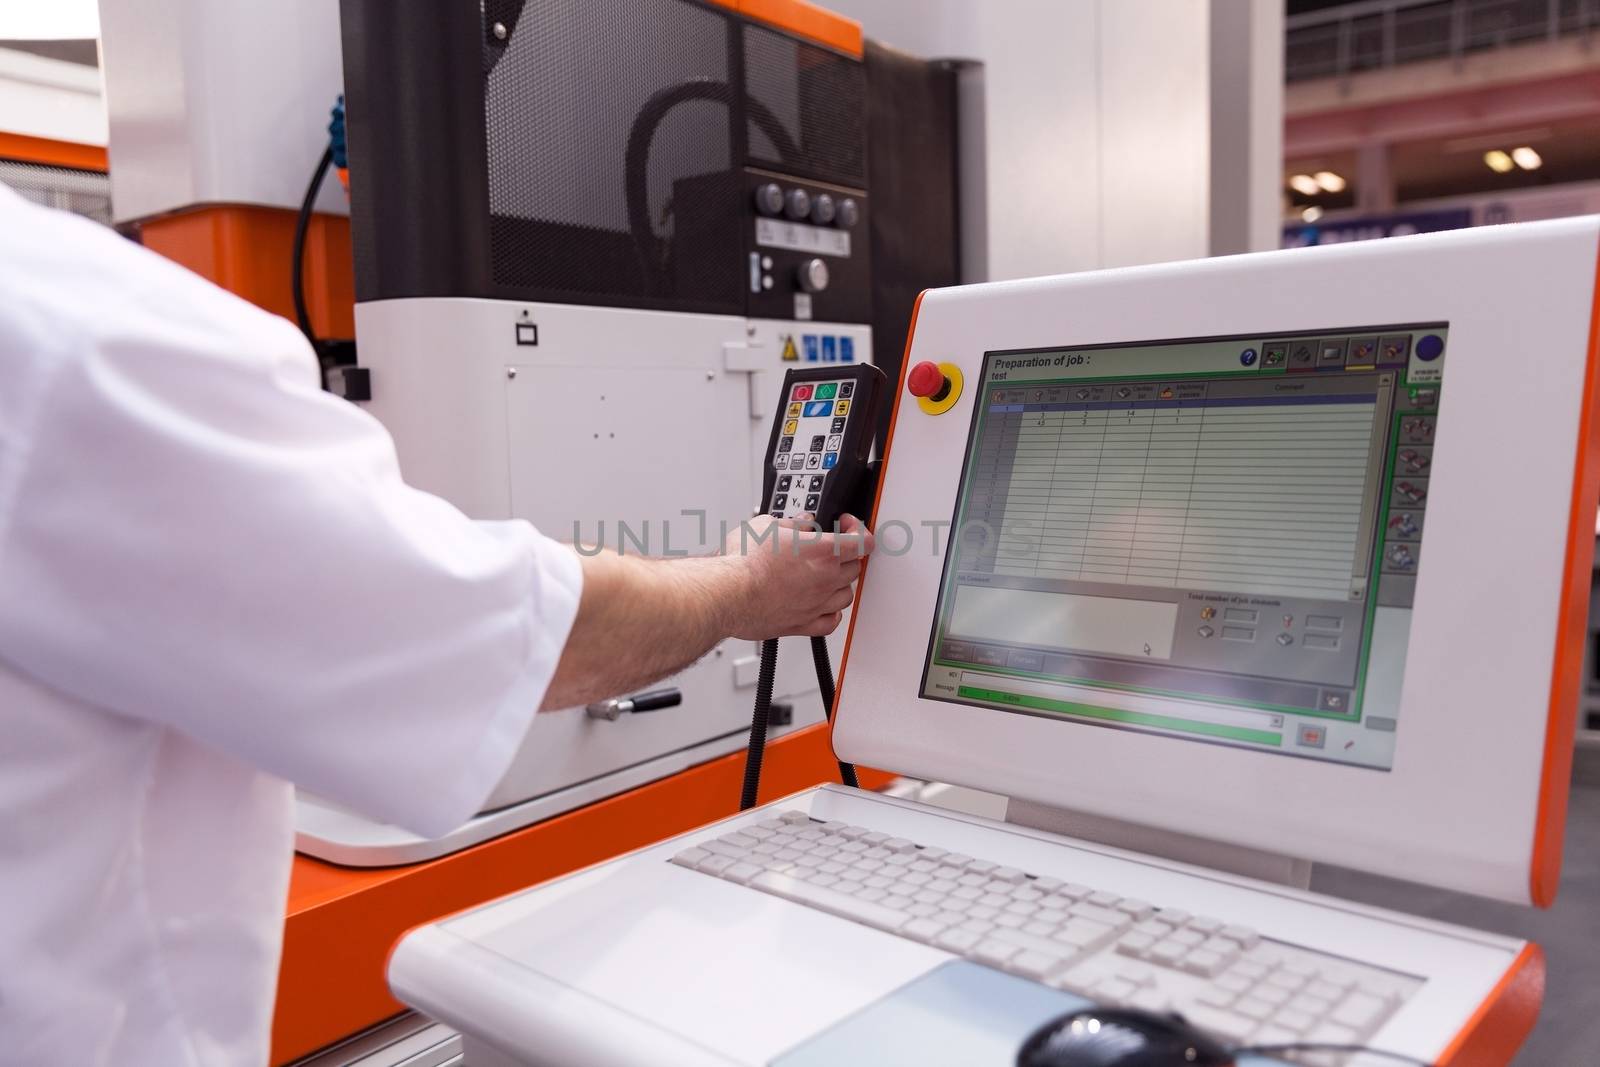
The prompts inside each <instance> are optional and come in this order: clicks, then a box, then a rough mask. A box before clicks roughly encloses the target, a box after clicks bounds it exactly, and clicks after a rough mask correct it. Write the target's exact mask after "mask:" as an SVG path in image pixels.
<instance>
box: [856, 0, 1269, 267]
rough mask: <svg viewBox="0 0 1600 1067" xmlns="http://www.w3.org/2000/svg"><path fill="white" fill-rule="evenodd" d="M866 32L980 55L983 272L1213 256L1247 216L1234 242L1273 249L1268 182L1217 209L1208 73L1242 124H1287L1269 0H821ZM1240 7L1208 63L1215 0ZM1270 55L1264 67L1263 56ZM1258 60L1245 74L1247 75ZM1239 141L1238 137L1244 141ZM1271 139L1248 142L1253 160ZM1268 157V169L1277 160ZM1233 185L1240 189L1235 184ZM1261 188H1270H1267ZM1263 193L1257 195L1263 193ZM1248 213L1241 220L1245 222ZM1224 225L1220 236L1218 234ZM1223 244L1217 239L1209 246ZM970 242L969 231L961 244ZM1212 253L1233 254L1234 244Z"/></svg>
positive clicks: (976, 208)
mask: <svg viewBox="0 0 1600 1067" xmlns="http://www.w3.org/2000/svg"><path fill="white" fill-rule="evenodd" d="M827 6H829V7H831V8H833V9H835V10H837V11H840V12H841V13H843V14H846V15H850V16H851V17H854V18H857V19H859V20H860V21H861V23H862V26H863V28H864V29H865V31H866V33H867V36H869V37H872V38H874V39H876V40H879V41H882V42H883V43H885V44H890V45H894V46H895V47H898V48H902V49H904V50H906V51H909V52H913V53H915V54H918V55H921V56H925V57H929V58H932V57H952V58H966V59H973V60H977V61H979V62H981V63H982V64H983V76H982V82H983V85H982V96H983V106H982V111H983V127H984V129H983V143H982V145H981V147H980V148H979V149H978V151H979V154H980V155H981V161H982V170H983V176H982V181H981V183H978V184H979V186H980V187H979V188H978V190H977V192H976V195H977V197H978V202H977V203H976V204H970V205H969V204H968V203H967V202H966V200H965V195H966V194H967V193H971V192H973V188H972V186H973V184H974V183H972V182H967V183H966V187H965V188H964V190H963V194H964V200H963V205H962V207H963V211H965V212H968V213H969V214H972V213H976V214H978V215H981V216H982V217H983V219H984V223H985V229H986V230H987V233H986V235H985V241H984V243H983V247H982V249H981V252H980V255H979V256H978V257H976V258H978V260H979V262H980V264H981V268H982V272H983V276H987V277H989V278H995V279H1001V278H1018V277H1027V276H1030V275H1038V274H1055V273H1062V272H1067V271H1077V270H1088V269H1093V268H1097V267H1112V266H1127V265H1131V264H1135V263H1150V262H1158V261H1162V260H1172V259H1188V258H1194V257H1199V256H1205V255H1208V254H1211V252H1212V251H1213V241H1214V233H1213V231H1214V229H1218V228H1219V227H1220V228H1224V229H1229V230H1230V231H1231V230H1232V229H1233V228H1236V227H1239V226H1244V227H1247V228H1248V230H1249V236H1248V237H1244V238H1238V239H1237V243H1238V244H1239V245H1240V247H1241V248H1242V247H1259V248H1272V247H1276V245H1277V231H1276V220H1277V214H1278V211H1277V208H1278V197H1277V189H1276V179H1275V178H1274V179H1273V181H1272V184H1271V186H1270V187H1269V188H1267V189H1262V190H1257V189H1254V188H1251V189H1250V190H1249V192H1248V193H1247V194H1246V195H1247V198H1248V200H1249V206H1248V208H1246V209H1243V210H1241V211H1239V212H1238V213H1237V218H1236V219H1233V220H1232V221H1230V220H1229V219H1228V218H1226V217H1225V218H1224V219H1221V220H1218V222H1217V223H1216V224H1214V223H1213V219H1212V210H1211V205H1212V176H1211V160H1212V153H1211V143H1212V124H1213V122H1214V121H1215V120H1216V118H1217V115H1216V112H1215V107H1214V103H1213V101H1214V93H1213V86H1212V79H1213V73H1214V70H1215V73H1216V74H1217V76H1218V77H1219V78H1220V79H1221V80H1222V82H1223V84H1224V85H1225V86H1233V87H1234V88H1233V89H1229V90H1228V92H1227V93H1224V94H1215V95H1216V98H1217V99H1218V100H1219V101H1220V100H1221V98H1222V96H1224V95H1229V94H1231V96H1230V100H1231V102H1229V103H1228V104H1227V105H1226V106H1227V107H1229V108H1232V107H1236V106H1238V101H1239V99H1241V98H1242V97H1241V96H1240V95H1239V91H1236V90H1237V86H1238V85H1239V84H1241V83H1242V84H1243V85H1244V86H1245V88H1244V89H1243V90H1242V92H1243V93H1244V94H1247V95H1250V96H1251V99H1252V100H1253V101H1255V103H1256V104H1257V105H1258V106H1256V107H1255V108H1254V109H1253V111H1252V118H1251V120H1250V123H1249V128H1250V129H1253V130H1255V131H1257V132H1258V133H1259V132H1260V131H1266V132H1267V134H1269V135H1270V134H1271V132H1272V131H1274V130H1276V129H1277V128H1278V127H1279V126H1281V114H1282V88H1281V84H1279V83H1275V82H1273V80H1272V79H1273V78H1274V77H1276V78H1277V79H1278V80H1279V82H1281V58H1280V59H1279V60H1278V65H1277V67H1276V71H1277V73H1276V74H1274V73H1272V72H1271V71H1270V70H1269V71H1262V70H1260V69H1258V68H1256V67H1255V65H1254V64H1253V63H1252V62H1251V60H1252V57H1259V56H1260V55H1262V54H1263V50H1265V54H1266V55H1267V57H1268V59H1269V60H1270V59H1271V57H1272V56H1273V55H1278V56H1281V49H1282V36H1281V35H1282V28H1281V17H1282V16H1281V12H1279V13H1278V14H1277V16H1276V17H1277V19H1278V20H1279V21H1278V23H1277V34H1278V36H1277V37H1276V38H1275V39H1274V38H1273V37H1272V35H1271V34H1272V21H1271V19H1272V15H1271V12H1272V11H1273V10H1275V2H1274V0H827ZM1225 6H1226V7H1233V8H1240V9H1246V11H1247V18H1246V21H1247V22H1250V23H1251V24H1253V25H1254V27H1255V29H1254V35H1253V36H1252V37H1251V38H1250V40H1249V43H1248V44H1242V43H1241V42H1232V43H1233V44H1234V45H1236V46H1237V47H1234V48H1233V49H1232V50H1231V52H1232V55H1231V57H1230V59H1229V60H1228V66H1227V67H1225V68H1224V67H1215V66H1214V61H1213V58H1212V57H1213V42H1212V22H1213V9H1214V7H1225ZM1269 65H1270V64H1269ZM1252 71H1254V76H1253V77H1252ZM1239 143H1242V141H1240V142H1239ZM1276 150H1277V144H1276V143H1267V142H1266V141H1265V140H1264V141H1263V142H1262V143H1261V144H1260V145H1258V146H1257V145H1250V146H1247V151H1248V152H1249V153H1250V157H1251V159H1252V160H1253V162H1252V164H1251V166H1253V167H1254V169H1255V170H1258V171H1259V170H1260V169H1261V166H1260V159H1263V158H1266V157H1267V156H1270V155H1271V154H1272V153H1273V152H1274V151H1276ZM1272 166H1273V167H1276V166H1277V164H1276V163H1275V162H1274V163H1273V164H1272ZM1229 188H1230V189H1231V190H1233V191H1235V192H1237V183H1236V182H1234V183H1230V186H1229ZM1269 194H1270V195H1269ZM1258 201H1259V203H1258ZM1240 220H1243V221H1240ZM1222 236H1223V235H1222V234H1221V233H1217V234H1215V237H1216V238H1221V237H1222ZM1218 243H1219V244H1221V243H1222V242H1220V241H1219V242H1218ZM964 247H965V248H971V247H972V245H971V242H970V241H969V242H967V243H966V244H965V245H964ZM1218 250H1230V251H1231V250H1235V249H1233V248H1226V249H1222V248H1219V249H1218Z"/></svg>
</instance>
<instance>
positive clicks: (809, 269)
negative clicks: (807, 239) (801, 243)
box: [794, 256, 828, 293]
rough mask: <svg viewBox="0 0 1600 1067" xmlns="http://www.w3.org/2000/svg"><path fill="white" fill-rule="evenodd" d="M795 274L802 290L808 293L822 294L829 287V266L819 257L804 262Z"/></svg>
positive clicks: (796, 269) (795, 270)
mask: <svg viewBox="0 0 1600 1067" xmlns="http://www.w3.org/2000/svg"><path fill="white" fill-rule="evenodd" d="M794 273H795V280H796V281H797V282H799V283H800V288H801V289H804V290H805V291H806V292H808V293H820V292H822V290H824V289H826V288H827V287H828V264H827V262H826V261H825V260H823V259H821V258H819V257H817V256H812V257H811V258H810V259H808V260H805V261H804V262H802V263H801V264H800V265H799V266H798V267H796V268H795V269H794Z"/></svg>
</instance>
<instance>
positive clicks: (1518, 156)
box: [1511, 145, 1544, 170]
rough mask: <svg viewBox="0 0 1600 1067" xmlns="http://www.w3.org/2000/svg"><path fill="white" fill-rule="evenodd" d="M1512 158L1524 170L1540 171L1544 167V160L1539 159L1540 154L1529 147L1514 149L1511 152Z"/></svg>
mask: <svg viewBox="0 0 1600 1067" xmlns="http://www.w3.org/2000/svg"><path fill="white" fill-rule="evenodd" d="M1511 158H1512V159H1513V160H1514V161H1515V162H1516V164H1517V166H1519V167H1521V168H1522V169H1523V170H1538V169H1539V168H1540V167H1542V166H1544V160H1543V159H1541V158H1540V157H1539V153H1537V152H1535V151H1534V150H1533V149H1531V148H1529V147H1528V146H1527V145H1523V146H1522V147H1521V148H1513V149H1512V150H1511Z"/></svg>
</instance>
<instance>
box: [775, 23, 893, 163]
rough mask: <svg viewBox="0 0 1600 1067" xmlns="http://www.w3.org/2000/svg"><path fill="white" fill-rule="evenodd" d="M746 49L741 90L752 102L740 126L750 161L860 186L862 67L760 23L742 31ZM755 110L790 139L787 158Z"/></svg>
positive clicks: (863, 136) (864, 87)
mask: <svg viewBox="0 0 1600 1067" xmlns="http://www.w3.org/2000/svg"><path fill="white" fill-rule="evenodd" d="M744 48H745V53H744V69H745V89H746V91H747V92H748V93H749V95H750V99H751V101H752V102H753V106H752V108H751V113H750V115H749V117H748V119H747V124H746V125H747V136H748V138H749V155H750V160H751V162H753V163H755V164H757V165H759V166H763V167H771V168H772V169H774V170H779V171H783V172H785V173H788V174H797V175H802V176H805V177H811V178H817V179H820V180H822V181H827V182H837V183H838V184H840V185H850V186H855V187H858V188H859V187H860V186H862V185H863V184H864V183H865V181H866V176H867V160H866V132H865V131H866V92H867V80H866V72H865V70H864V69H863V67H862V65H861V63H859V62H857V61H855V60H852V59H849V58H847V57H845V56H841V55H839V54H838V53H836V52H830V51H828V50H827V49H825V48H818V47H816V46H814V45H809V44H804V43H802V42H800V41H798V40H795V39H794V38H793V37H787V36H785V35H783V34H781V33H777V32H774V31H772V30H768V29H764V28H762V27H760V26H746V27H745V29H744ZM757 107H764V108H765V109H766V111H767V112H768V113H770V115H771V116H772V118H773V119H775V120H776V121H777V122H778V124H779V125H780V126H782V128H783V130H784V131H785V132H786V133H787V134H788V139H789V140H790V141H791V142H793V146H794V147H793V149H792V151H791V153H790V154H791V158H785V152H784V151H783V150H782V149H783V148H785V147H786V146H781V145H779V144H777V143H775V138H774V137H773V136H772V135H771V134H770V133H769V131H767V130H766V129H764V128H763V122H762V121H760V119H761V118H762V116H761V115H760V114H759V113H758V112H757Z"/></svg>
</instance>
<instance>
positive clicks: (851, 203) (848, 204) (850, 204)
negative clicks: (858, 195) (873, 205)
mask: <svg viewBox="0 0 1600 1067" xmlns="http://www.w3.org/2000/svg"><path fill="white" fill-rule="evenodd" d="M860 219H861V205H860V204H858V203H856V202H855V199H854V198H853V197H848V196H847V197H845V198H844V199H843V200H841V201H839V225H840V226H843V227H845V228H846V229H848V228H850V227H851V226H854V225H855V224H856V223H857V222H858V221H860Z"/></svg>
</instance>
